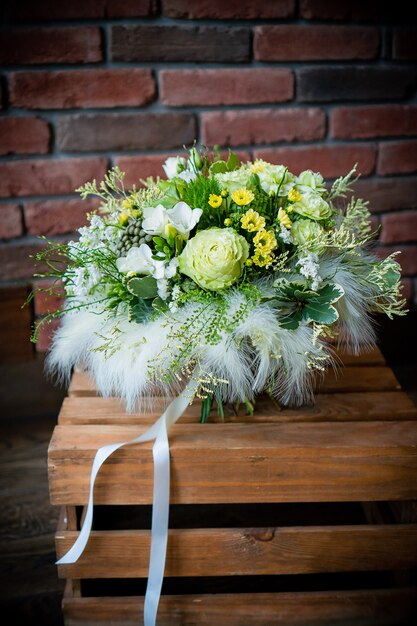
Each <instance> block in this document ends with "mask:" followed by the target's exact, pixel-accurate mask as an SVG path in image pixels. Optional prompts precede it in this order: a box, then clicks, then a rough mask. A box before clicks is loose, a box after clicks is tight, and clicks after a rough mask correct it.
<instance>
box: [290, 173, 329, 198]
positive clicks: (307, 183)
mask: <svg viewBox="0 0 417 626" xmlns="http://www.w3.org/2000/svg"><path fill="white" fill-rule="evenodd" d="M295 187H296V189H297V191H299V192H300V193H309V192H311V191H316V192H317V193H320V194H322V193H324V192H325V191H326V187H325V185H324V179H323V176H322V175H321V174H318V173H317V174H316V173H315V172H312V171H311V170H304V172H301V174H300V175H299V176H297V178H296V185H295Z"/></svg>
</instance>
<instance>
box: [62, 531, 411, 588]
mask: <svg viewBox="0 0 417 626" xmlns="http://www.w3.org/2000/svg"><path fill="white" fill-rule="evenodd" d="M78 535H79V533H78V532H74V531H64V532H57V534H56V548H57V555H58V558H60V557H62V556H63V555H64V554H65V553H66V552H67V551H68V550H69V549H70V547H71V546H72V545H73V543H74V541H75V540H76V538H77V537H78ZM149 550H150V532H149V531H147V530H119V531H93V532H92V533H91V536H90V538H89V541H88V546H87V548H86V550H85V552H84V553H83V554H82V556H81V557H80V559H79V560H78V561H77V562H76V563H74V564H72V565H61V566H59V567H58V571H59V575H60V576H61V578H145V577H146V576H147V575H148V560H149ZM416 566H417V526H416V525H401V526H397V525H395V526H394V525H392V526H389V525H385V526H378V525H375V526H374V525H358V526H311V527H309V526H301V527H297V526H294V527H281V528H208V529H207V528H193V529H177V530H170V532H169V539H168V551H167V561H166V567H165V576H252V575H273V574H315V573H323V572H352V571H370V570H371V571H372V570H374V571H376V570H399V569H411V568H413V567H416Z"/></svg>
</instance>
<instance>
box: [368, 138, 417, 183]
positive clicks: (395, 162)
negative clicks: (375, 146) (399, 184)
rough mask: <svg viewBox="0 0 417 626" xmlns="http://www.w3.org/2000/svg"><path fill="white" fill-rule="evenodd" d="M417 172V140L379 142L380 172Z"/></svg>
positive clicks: (384, 173) (384, 174)
mask: <svg viewBox="0 0 417 626" xmlns="http://www.w3.org/2000/svg"><path fill="white" fill-rule="evenodd" d="M414 172H417V141H390V142H388V141H387V142H383V143H380V144H379V155H378V174H382V175H383V176H386V175H387V174H412V173H414Z"/></svg>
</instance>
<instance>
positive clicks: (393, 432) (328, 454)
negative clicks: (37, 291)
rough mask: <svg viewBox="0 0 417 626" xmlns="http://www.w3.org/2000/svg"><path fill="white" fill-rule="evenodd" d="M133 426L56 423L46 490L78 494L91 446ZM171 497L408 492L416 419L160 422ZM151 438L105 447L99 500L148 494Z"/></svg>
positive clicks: (415, 469) (66, 501) (268, 498)
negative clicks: (166, 429)
mask: <svg viewBox="0 0 417 626" xmlns="http://www.w3.org/2000/svg"><path fill="white" fill-rule="evenodd" d="M145 428H146V427H143V426H142V427H139V426H132V425H130V426H129V425H126V426H117V427H116V426H57V427H56V428H55V430H54V434H53V437H52V439H51V443H50V446H49V462H48V465H49V486H50V496H51V500H52V502H53V503H54V504H57V505H78V504H85V503H86V501H87V494H88V485H89V476H90V469H91V464H92V461H93V457H94V454H95V452H96V450H97V448H98V447H101V446H103V445H106V444H109V443H114V442H116V441H128V440H129V439H131V438H133V437H137V436H138V435H139V434H140V433H141V432H143V431H144V430H145ZM170 440H171V459H172V463H171V466H172V474H171V475H172V489H171V502H172V503H179V504H180V503H184V504H186V503H216V502H217V503H222V502H236V503H238V502H309V501H310V502H318V501H321V502H328V501H333V502H336V501H355V500H356V501H366V500H370V501H372V500H401V499H405V500H406V499H415V498H416V497H417V481H416V480H415V478H416V475H417V422H338V423H334V422H333V423H326V422H319V423H304V424H301V423H300V424H292V423H289V424H222V425H219V424H204V425H200V424H176V425H174V426H173V427H172V429H171V431H170ZM152 476H153V465H152V455H151V444H150V443H148V444H141V445H133V446H127V447H125V448H123V449H121V450H118V451H117V452H116V453H114V454H113V455H112V457H110V459H109V460H108V461H107V462H106V463H105V464H104V466H103V467H102V468H101V470H100V473H99V475H98V478H97V481H96V488H95V500H96V502H97V503H99V504H149V503H150V502H151V501H152Z"/></svg>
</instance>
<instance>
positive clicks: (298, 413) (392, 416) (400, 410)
mask: <svg viewBox="0 0 417 626" xmlns="http://www.w3.org/2000/svg"><path fill="white" fill-rule="evenodd" d="M166 403H167V400H166V399H164V400H162V399H161V398H154V406H153V409H152V411H150V410H146V411H144V412H143V413H126V410H125V407H124V404H123V403H121V402H120V401H119V400H118V399H116V398H99V397H97V396H90V397H71V398H65V400H64V402H63V404H62V408H61V411H60V414H59V418H58V422H59V424H61V425H70V424H73V425H82V424H84V425H87V424H92V425H93V424H102V425H106V424H108V425H110V424H114V425H120V424H149V423H153V422H154V421H155V419H157V417H159V415H160V414H161V412H162V411H163V410H164V409H165V407H166ZM200 408H201V402H200V401H199V400H196V401H194V402H193V404H192V405H190V406H189V407H188V408H187V410H186V412H185V413H184V415H183V417H182V418H181V420H180V422H181V423H193V422H196V421H198V419H199V417H200ZM214 412H215V411H214ZM375 419H376V420H410V419H417V407H416V406H415V404H414V403H413V401H412V400H411V399H410V398H409V397H408V396H407V394H405V393H404V392H402V391H381V392H375V391H373V392H369V393H343V394H337V393H334V394H320V395H318V396H317V398H316V402H315V404H314V406H308V407H302V408H295V409H283V410H282V411H277V409H276V407H274V405H273V404H272V402H271V401H270V400H269V399H268V398H264V397H261V398H259V400H257V402H256V405H255V414H254V415H246V414H245V413H244V411H243V410H242V411H239V414H238V415H235V414H234V413H232V412H231V411H229V412H228V413H227V415H226V418H225V420H226V422H230V423H242V422H247V423H254V422H273V423H276V422H325V421H329V422H330V421H335V422H338V421H341V422H346V421H356V420H358V421H366V420H375ZM210 421H216V422H219V421H221V420H220V418H219V417H218V416H216V415H215V414H213V415H212V416H211V417H210Z"/></svg>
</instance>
